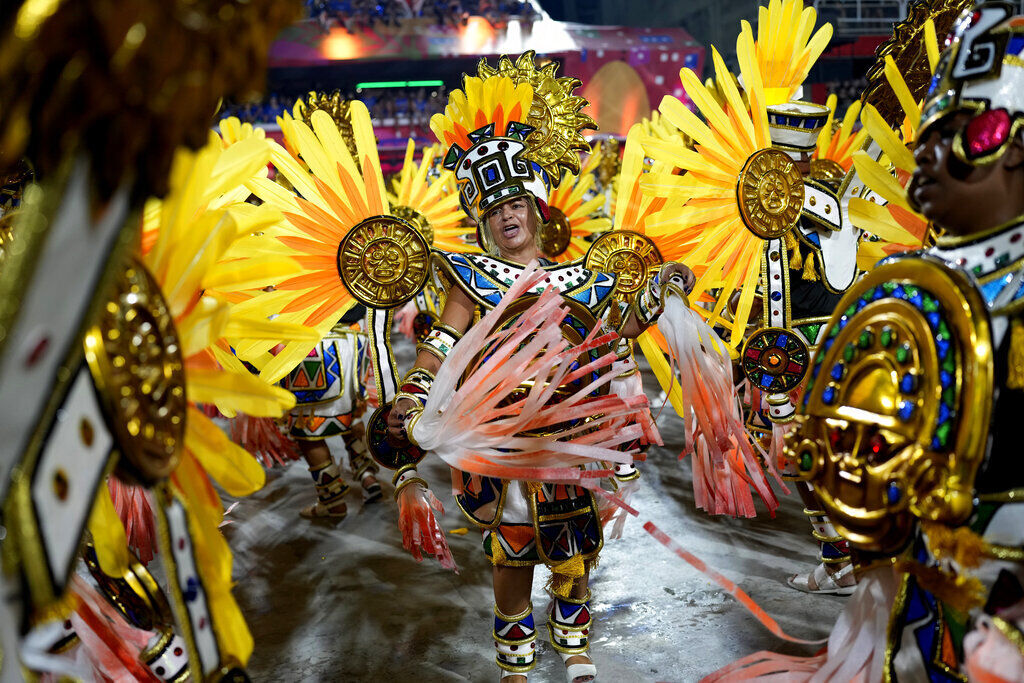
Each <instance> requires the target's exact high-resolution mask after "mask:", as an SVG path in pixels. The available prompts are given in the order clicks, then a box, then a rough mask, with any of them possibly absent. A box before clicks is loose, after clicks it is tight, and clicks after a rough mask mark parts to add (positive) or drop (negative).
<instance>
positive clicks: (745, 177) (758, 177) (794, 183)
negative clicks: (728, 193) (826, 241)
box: [736, 149, 804, 239]
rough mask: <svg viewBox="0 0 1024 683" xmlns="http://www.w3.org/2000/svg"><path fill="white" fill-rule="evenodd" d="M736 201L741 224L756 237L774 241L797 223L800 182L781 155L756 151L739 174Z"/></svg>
mask: <svg viewBox="0 0 1024 683" xmlns="http://www.w3.org/2000/svg"><path fill="white" fill-rule="evenodd" d="M736 199H737V201H738V203H739V208H740V217H741V218H742V219H743V224H744V225H746V226H747V228H748V229H749V230H750V231H751V232H752V233H754V234H755V235H757V236H758V237H761V238H763V239H776V238H779V237H782V236H783V235H785V234H786V233H787V232H789V231H790V230H792V229H793V227H794V226H795V225H796V224H797V221H799V220H800V209H801V208H802V207H803V204H804V179H803V176H802V175H801V173H800V170H799V169H798V168H797V167H796V164H794V163H793V160H792V159H790V158H789V155H788V154H786V153H785V152H782V151H779V150H777V149H762V150H758V151H757V152H755V153H753V154H751V155H750V157H749V158H748V159H747V163H746V164H745V165H744V166H743V170H742V171H741V172H740V175H739V179H738V181H737V183H736Z"/></svg>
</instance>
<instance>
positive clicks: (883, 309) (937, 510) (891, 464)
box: [786, 258, 994, 553]
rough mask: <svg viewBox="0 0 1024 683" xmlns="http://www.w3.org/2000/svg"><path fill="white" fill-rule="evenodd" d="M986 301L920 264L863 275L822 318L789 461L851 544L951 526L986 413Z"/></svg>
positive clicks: (959, 515) (884, 546)
mask: <svg viewBox="0 0 1024 683" xmlns="http://www.w3.org/2000/svg"><path fill="white" fill-rule="evenodd" d="M990 335H991V332H990V329H989V319H988V315H987V314H986V313H985V304H984V301H982V299H981V296H980V294H979V292H978V290H977V288H975V287H974V286H973V285H972V284H971V283H970V282H969V280H968V278H967V276H966V275H964V274H963V273H961V272H959V271H954V270H952V269H950V268H948V267H946V266H945V265H943V264H939V263H937V262H934V261H930V260H928V259H924V258H907V259H902V260H899V261H896V262H895V263H892V264H889V265H885V266H881V267H879V268H876V269H875V270H873V271H871V272H869V273H868V274H867V275H865V276H864V278H862V279H861V280H860V281H858V282H857V283H856V284H855V285H853V286H852V287H850V289H848V290H847V292H846V294H844V295H843V298H842V300H841V301H840V302H839V305H838V306H837V308H836V311H835V313H834V314H833V315H832V318H831V319H830V320H829V323H828V327H827V329H826V330H825V332H824V338H825V340H824V342H823V343H822V345H821V347H820V350H819V351H818V353H817V354H816V355H815V358H814V361H813V368H812V370H811V377H810V379H809V380H808V382H807V387H806V389H805V392H804V404H803V408H802V411H801V412H802V413H803V414H802V415H799V416H798V417H797V425H798V426H797V429H796V430H795V431H794V432H793V433H792V434H791V436H790V437H788V438H787V445H786V454H787V456H788V457H790V458H791V459H792V460H793V461H795V462H796V464H797V466H798V468H799V470H800V472H801V475H802V476H803V477H804V478H805V479H808V480H810V481H811V483H812V484H813V485H814V488H815V490H816V491H817V493H818V496H819V497H820V499H821V503H822V506H823V508H822V509H824V510H826V511H827V512H828V514H829V517H830V518H831V519H832V522H833V523H834V524H835V526H836V529H837V530H838V531H839V533H840V534H841V535H842V536H843V537H844V538H846V539H847V540H849V541H850V543H851V544H853V545H855V546H856V547H858V548H861V549H865V550H870V551H873V552H884V553H890V552H893V551H896V550H899V549H901V548H904V547H905V546H906V544H907V542H908V540H909V539H910V538H911V537H912V534H913V532H914V529H916V528H917V525H918V522H919V521H928V522H939V523H942V524H948V525H950V526H958V525H960V524H963V523H964V522H966V520H967V519H968V517H969V516H970V515H971V513H972V512H973V510H974V505H973V502H972V501H973V498H974V480H975V476H976V474H977V471H978V468H979V467H980V465H981V463H982V460H983V459H984V456H985V451H986V447H987V443H988V434H989V424H990V417H991V411H992V391H993V381H994V380H993V378H994V365H993V351H992V345H991V336H990Z"/></svg>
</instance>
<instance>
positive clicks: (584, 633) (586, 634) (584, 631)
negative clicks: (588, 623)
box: [583, 628, 590, 636]
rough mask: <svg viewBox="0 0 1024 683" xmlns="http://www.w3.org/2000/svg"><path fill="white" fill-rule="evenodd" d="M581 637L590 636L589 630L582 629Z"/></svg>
mask: <svg viewBox="0 0 1024 683" xmlns="http://www.w3.org/2000/svg"><path fill="white" fill-rule="evenodd" d="M583 635H585V636H589V635H590V629H589V628H585V629H583Z"/></svg>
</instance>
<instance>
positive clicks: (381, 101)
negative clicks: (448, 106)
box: [218, 86, 448, 127]
mask: <svg viewBox="0 0 1024 683" xmlns="http://www.w3.org/2000/svg"><path fill="white" fill-rule="evenodd" d="M306 95H307V92H305V91H303V92H296V93H293V94H284V93H273V94H271V95H269V96H268V97H267V98H266V99H264V100H263V101H261V102H248V103H242V104H236V103H225V104H224V106H223V107H222V108H221V111H220V113H219V114H218V117H220V118H224V117H227V116H237V117H238V118H239V119H241V120H242V121H248V122H250V123H274V121H275V119H276V118H277V117H278V116H280V115H281V112H282V111H288V112H290V111H291V110H292V107H293V106H294V105H295V101H296V100H297V99H299V98H305V96H306ZM343 95H344V96H345V98H346V99H356V100H362V101H363V103H364V104H366V108H367V109H369V110H370V116H371V118H372V119H373V123H374V124H375V125H382V126H421V127H426V126H427V125H428V124H429V122H430V117H431V116H433V115H434V114H436V113H439V112H441V111H443V110H444V105H445V103H446V102H447V101H448V92H447V90H446V89H445V88H444V86H441V87H438V88H380V89H370V88H368V89H365V90H361V91H359V92H345V93H343Z"/></svg>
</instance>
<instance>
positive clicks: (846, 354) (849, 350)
mask: <svg viewBox="0 0 1024 683" xmlns="http://www.w3.org/2000/svg"><path fill="white" fill-rule="evenodd" d="M856 353H857V347H855V346H854V345H853V344H847V345H846V348H845V349H843V360H845V361H846V362H847V363H849V362H850V361H852V360H853V356H854V354H856Z"/></svg>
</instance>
